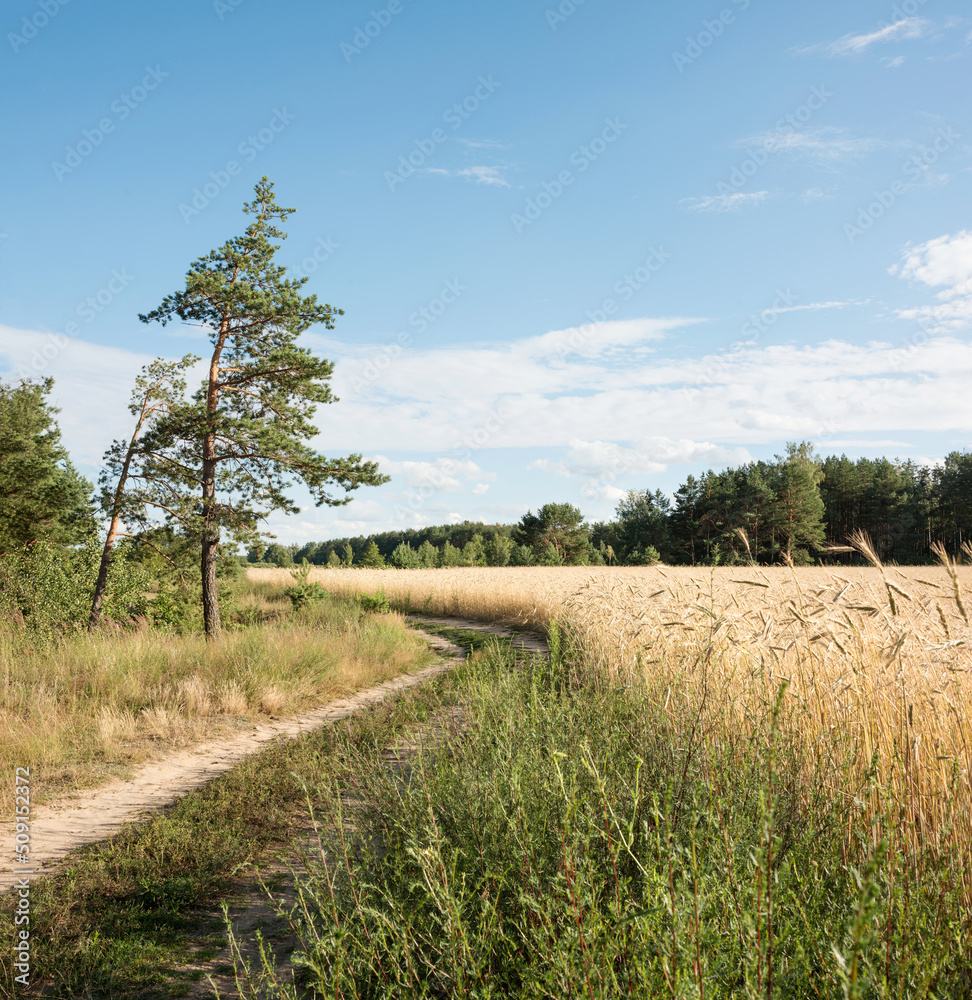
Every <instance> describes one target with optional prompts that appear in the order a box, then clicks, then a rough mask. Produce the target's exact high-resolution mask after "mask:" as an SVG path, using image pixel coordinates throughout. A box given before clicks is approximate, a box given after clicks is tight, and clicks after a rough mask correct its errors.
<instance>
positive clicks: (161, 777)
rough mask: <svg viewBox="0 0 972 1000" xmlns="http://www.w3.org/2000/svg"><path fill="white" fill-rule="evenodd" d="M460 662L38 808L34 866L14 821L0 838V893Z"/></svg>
mask: <svg viewBox="0 0 972 1000" xmlns="http://www.w3.org/2000/svg"><path fill="white" fill-rule="evenodd" d="M424 638H425V639H426V640H427V641H428V642H429V644H430V645H432V646H433V647H434V648H436V649H437V650H439V651H441V652H444V653H446V654H447V655H448V654H450V653H454V652H455V648H456V647H454V646H453V645H452V644H451V643H449V642H446V641H445V640H442V639H439V638H438V637H436V636H431V635H429V636H424ZM454 665H455V660H450V661H447V662H443V663H435V664H432V665H431V666H428V667H425V668H423V669H422V670H418V671H416V672H415V673H412V674H405V675H403V676H400V677H396V678H393V679H392V680H390V681H385V682H384V683H383V684H378V685H376V686H375V687H371V688H367V689H365V690H363V691H358V692H357V693H355V694H353V695H350V696H348V697H347V698H341V699H338V700H337V701H332V702H329V703H328V704H327V705H324V706H322V707H321V708H316V709H314V710H313V711H312V712H307V713H306V714H304V715H299V716H293V717H291V718H287V719H278V720H273V721H269V720H268V721H266V722H262V723H259V724H257V725H254V726H252V728H250V729H249V730H248V731H245V732H242V733H238V734H234V735H232V736H229V737H224V738H221V739H218V740H212V741H210V742H207V743H204V744H197V745H195V746H192V747H189V748H187V749H185V750H180V751H178V752H176V753H173V754H170V755H168V756H166V757H164V758H162V759H161V760H155V761H151V762H150V763H148V764H144V765H143V766H142V767H141V768H139V769H138V771H136V773H135V775H134V776H133V777H132V778H130V779H127V780H121V779H116V780H114V781H111V782H107V783H106V784H103V785H99V786H97V787H96V788H92V789H88V790H84V791H81V792H79V793H77V794H76V795H72V796H71V797H70V798H68V799H61V800H59V801H56V802H51V803H47V804H45V805H40V806H34V807H32V809H31V818H30V827H31V829H30V847H31V850H30V862H31V863H30V864H29V865H16V867H13V866H14V865H15V864H16V862H14V861H13V858H14V857H15V854H14V832H13V830H12V826H13V824H12V823H10V824H5V826H6V829H5V830H4V831H3V836H2V838H0V852H2V854H0V856H2V857H3V858H4V859H10V860H9V861H7V862H6V863H5V865H4V869H5V870H3V871H0V892H5V891H7V890H9V889H10V888H11V887H12V886H13V885H14V884H15V883H16V882H17V881H18V880H19V879H22V878H30V879H33V878H39V877H42V876H45V875H50V874H52V873H53V872H54V870H55V869H56V868H57V867H58V865H59V863H60V862H61V861H62V860H63V859H64V857H65V855H67V854H68V853H69V852H71V851H73V850H75V849H76V848H78V847H81V846H83V845H84V844H90V843H93V842H95V841H99V840H104V839H105V838H106V837H109V836H111V835H112V834H113V833H117V832H118V830H120V829H121V827H122V826H123V825H124V824H125V823H129V822H132V821H134V820H139V819H144V818H145V814H146V813H151V812H154V811H156V810H159V809H161V808H163V807H164V806H167V805H170V804H171V803H172V802H174V801H175V800H176V799H177V798H178V797H179V796H180V795H184V794H185V793H186V792H189V791H192V790H193V789H194V788H199V787H200V786H201V785H204V784H206V782H207V781H211V780H212V779H213V778H215V777H216V776H217V775H219V774H222V773H223V772H224V771H228V770H229V769H230V768H232V767H235V766H236V765H237V764H238V763H239V762H240V761H241V760H243V759H244V758H245V757H248V756H249V755H251V754H254V753H258V752H259V751H260V750H262V749H265V747H266V745H267V744H268V743H269V742H270V741H271V740H273V739H275V738H276V737H278V736H284V737H295V736H299V735H300V734H302V733H306V732H309V731H311V730H314V729H318V728H320V727H321V726H323V725H326V724H327V723H328V722H335V721H338V720H340V719H346V718H348V716H350V715H353V714H354V713H355V712H357V711H360V710H361V709H362V708H367V707H368V706H370V705H377V704H379V703H380V702H382V701H384V700H385V698H387V697H388V696H390V695H395V694H399V693H401V692H402V691H406V690H408V689H409V688H412V687H415V686H417V685H419V684H423V683H424V682H426V681H428V680H430V679H431V678H433V677H438V676H439V675H440V674H443V673H446V672H447V671H449V670H451V669H452V667H453V666H454Z"/></svg>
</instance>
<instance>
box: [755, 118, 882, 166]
mask: <svg viewBox="0 0 972 1000" xmlns="http://www.w3.org/2000/svg"><path fill="white" fill-rule="evenodd" d="M736 145H737V146H742V147H752V146H757V147H760V148H762V149H765V150H767V151H768V152H771V153H792V154H794V155H800V156H806V157H809V158H810V159H813V160H815V161H816V162H818V163H823V164H833V163H842V162H845V161H847V160H854V159H859V158H860V157H861V156H864V155H865V154H866V153H869V152H871V150H873V149H877V148H879V147H882V146H884V145H885V143H884V142H883V141H882V140H880V139H873V138H868V137H863V136H854V135H852V134H851V132H850V131H849V130H848V129H845V128H837V127H836V126H833V125H824V126H822V127H821V128H814V129H802V130H797V129H793V128H789V127H787V126H783V127H781V128H774V129H770V130H769V131H767V132H758V133H756V134H755V135H750V136H746V137H745V138H744V139H740V140H739V142H737V143H736Z"/></svg>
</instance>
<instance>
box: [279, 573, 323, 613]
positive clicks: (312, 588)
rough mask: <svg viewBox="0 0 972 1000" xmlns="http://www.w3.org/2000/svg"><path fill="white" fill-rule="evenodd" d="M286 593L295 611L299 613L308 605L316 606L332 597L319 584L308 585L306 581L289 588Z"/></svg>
mask: <svg viewBox="0 0 972 1000" xmlns="http://www.w3.org/2000/svg"><path fill="white" fill-rule="evenodd" d="M284 593H285V594H286V595H287V597H289V598H290V600H291V602H292V604H293V606H294V611H299V610H300V609H301V608H303V607H306V606H307V605H308V604H316V603H317V602H318V601H323V600H325V599H326V598H328V597H330V596H331V592H330V591H329V590H325V589H324V588H323V587H322V586H321V585H320V584H319V583H308V582H307V581H306V580H305V581H301V582H300V583H296V584H294V585H293V586H292V587H288V588H287V589H286V590H285V591H284Z"/></svg>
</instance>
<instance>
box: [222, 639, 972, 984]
mask: <svg viewBox="0 0 972 1000" xmlns="http://www.w3.org/2000/svg"><path fill="white" fill-rule="evenodd" d="M459 697H460V700H461V703H462V705H463V708H464V712H465V716H466V726H465V729H464V731H463V732H462V733H461V734H460V735H459V736H458V737H457V738H453V739H451V740H449V741H448V742H446V744H445V745H441V746H438V747H429V748H427V749H426V750H425V751H424V752H420V753H419V754H418V756H417V757H416V758H415V759H413V760H412V761H411V762H410V764H409V767H408V771H407V780H403V776H402V775H400V774H399V773H396V772H395V771H390V770H389V769H388V767H387V764H386V762H385V760H384V759H383V757H382V755H381V754H380V752H378V751H377V750H376V751H374V752H370V753H368V752H364V753H362V752H360V750H359V752H358V753H356V754H353V755H349V757H350V759H349V760H348V762H347V766H346V771H345V773H344V774H338V775H336V776H335V777H334V778H333V779H328V780H326V781H325V782H324V783H323V784H322V785H321V787H320V788H319V789H318V790H317V791H316V795H317V797H318V801H319V802H320V803H321V806H320V816H321V819H322V821H323V825H324V829H325V831H326V841H325V842H326V843H327V845H328V851H325V852H323V853H322V855H321V858H320V860H319V861H317V862H315V863H313V864H311V865H310V866H309V868H308V871H307V872H306V873H305V874H302V875H300V876H299V877H298V900H299V904H298V908H297V911H296V913H295V915H294V920H295V923H296V925H297V927H298V929H299V933H300V938H301V949H300V951H299V952H298V954H297V956H296V964H297V967H298V970H299V971H298V983H299V985H298V986H293V985H290V984H286V983H285V982H284V980H283V979H282V978H281V976H280V974H279V973H278V972H277V971H275V970H273V969H272V968H270V967H269V964H268V965H267V967H265V968H264V969H263V970H262V971H260V970H252V971H251V973H250V974H246V973H244V972H242V971H241V974H240V986H241V990H242V995H243V996H246V997H251V998H255V997H257V996H264V995H265V996H268V997H273V998H296V997H297V996H304V995H310V994H311V993H313V995H315V996H317V995H321V996H332V997H344V998H349V1000H350V998H365V997H367V998H377V997H388V998H391V997H395V998H420V997H421V998H432V997H482V998H489V997H496V998H499V997H513V996H515V997H586V998H590V1000H594V998H601V997H639V998H640V997H673V998H675V997H678V998H682V997H684V998H688V997H697V998H706V997H708V998H720V997H738V998H753V1000H755V998H757V997H759V998H766V1000H772V998H774V997H777V998H784V997H785V998H794V1000H796V998H799V1000H804V998H809V997H817V998H827V1000H830V998H833V1000H838V998H841V1000H848V998H875V1000H877V998H881V1000H883V998H891V997H902V998H903V997H907V998H909V1000H913V998H924V997H929V998H930V997H937V998H955V1000H958V998H960V997H967V996H968V995H969V990H970V989H972V963H970V959H969V955H970V954H972V950H970V949H972V925H970V916H969V913H968V911H967V910H965V911H963V907H962V903H961V891H962V885H961V875H962V872H961V863H962V862H961V857H960V852H959V851H958V850H957V849H956V848H949V849H947V850H936V851H930V850H928V849H925V850H923V851H922V852H921V853H920V854H917V855H916V854H915V852H914V851H913V850H912V848H911V846H910V844H909V843H908V841H907V840H906V839H904V838H902V837H901V836H900V833H899V820H898V816H897V812H896V803H895V794H896V793H895V791H894V789H893V788H889V787H888V786H886V785H883V784H882V783H881V782H880V781H879V779H878V778H877V776H876V774H874V773H873V772H871V773H868V774H864V775H862V776H861V780H860V781H859V782H857V783H855V784H853V785H849V786H848V787H847V788H846V789H845V792H846V794H845V795H843V796H840V797H834V796H832V795H830V794H829V792H828V790H827V788H826V787H825V784H824V782H823V780H822V779H824V778H825V777H826V776H827V775H828V773H829V761H828V760H827V758H826V757H825V756H822V755H821V754H819V753H818V752H816V751H815V750H813V749H812V748H810V747H808V746H807V745H806V744H805V743H804V742H803V741H802V740H801V739H800V738H799V732H800V730H799V727H798V726H796V725H795V724H794V721H793V716H794V715H795V714H797V713H798V711H799V709H798V707H797V706H796V704H795V703H794V702H793V701H792V700H790V699H789V698H788V697H787V695H786V684H785V682H781V683H780V684H778V686H777V695H776V697H775V699H774V702H773V704H772V706H771V708H770V712H769V714H768V715H767V716H765V717H764V718H762V719H760V720H758V721H756V720H754V721H753V724H752V726H751V727H750V728H749V730H748V731H746V732H743V731H741V730H738V729H737V730H734V731H733V730H717V729H715V728H712V727H709V726H707V725H705V724H704V723H703V722H702V719H701V716H700V713H699V712H698V710H697V708H696V709H692V708H691V707H690V706H688V705H687V703H685V702H671V703H670V704H669V705H668V706H667V707H666V706H664V705H661V704H659V702H658V700H657V699H656V698H655V697H654V695H653V694H652V693H651V692H650V691H649V690H648V689H647V688H644V687H642V686H641V685H639V684H635V685H634V686H630V687H625V688H619V687H618V686H617V685H616V684H614V683H605V677H604V675H603V674H602V673H601V672H600V671H598V670H597V669H591V665H590V664H589V663H587V662H586V661H585V659H584V656H583V654H582V653H580V652H579V651H578V650H577V649H576V648H575V649H574V650H570V649H569V648H567V649H565V650H564V651H563V653H562V659H561V664H560V666H559V667H556V666H554V667H553V668H551V667H549V666H548V665H547V664H545V663H542V662H539V661H538V662H536V663H534V664H533V665H532V666H528V667H527V668H526V669H518V670H511V669H510V664H509V663H506V662H504V658H503V656H502V655H501V654H500V652H499V649H498V648H497V649H496V650H494V651H493V652H492V653H491V654H490V655H489V656H487V657H486V658H485V659H483V660H482V661H481V662H480V663H479V664H475V663H474V664H473V665H471V666H470V667H469V668H468V669H467V671H466V673H465V676H464V678H463V679H462V682H461V684H460V687H459ZM850 749H851V748H850V747H847V746H834V745H831V746H830V748H829V752H830V753H831V754H839V753H841V752H848V751H849V750H850ZM349 786H350V788H352V789H353V792H354V796H355V797H356V798H357V799H358V800H359V805H358V807H357V808H355V809H354V811H353V812H352V813H351V815H350V816H349V815H347V811H346V807H345V806H344V804H343V803H344V802H345V801H346V798H347V793H348V791H349ZM872 798H873V799H874V801H875V802H876V803H877V804H878V807H877V808H876V809H875V810H873V811H871V813H870V815H868V814H867V812H866V810H865V809H864V808H863V806H864V803H866V802H868V801H869V800H871V799H872ZM362 800H363V804H362ZM349 820H350V821H351V822H350V823H349ZM349 827H350V828H351V829H352V830H356V831H357V835H356V836H355V835H353V834H348V833H347V832H346V831H347V830H348V828H349ZM848 829H853V830H854V831H855V833H854V836H853V837H851V838H850V840H849V841H848V838H847V831H848ZM329 852H331V853H329Z"/></svg>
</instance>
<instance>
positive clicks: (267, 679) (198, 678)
mask: <svg viewBox="0 0 972 1000" xmlns="http://www.w3.org/2000/svg"><path fill="white" fill-rule="evenodd" d="M288 584H289V586H288ZM299 587H300V581H299V579H298V580H295V579H293V578H292V577H290V578H289V579H288V581H282V582H280V583H273V584H265V583H249V582H248V581H247V580H246V579H245V578H240V579H233V580H231V581H229V582H227V583H226V585H225V586H224V588H223V593H224V598H225V602H224V603H225V605H226V607H228V608H230V609H232V613H231V615H230V616H229V617H228V622H227V627H226V629H225V635H224V636H223V637H222V639H221V641H220V642H219V643H212V642H207V641H206V639H205V637H204V636H203V635H202V633H201V629H192V628H186V629H185V630H183V631H181V632H180V631H178V630H176V629H174V628H168V629H166V628H159V627H153V626H152V625H151V624H150V622H149V620H147V619H146V620H143V622H142V625H141V627H139V626H138V625H136V627H133V628H128V629H124V628H118V627H116V628H113V629H103V630H101V631H99V632H97V633H94V634H88V633H86V632H84V631H76V632H69V633H67V634H65V635H62V636H61V637H60V638H58V639H57V640H56V641H54V640H45V639H44V637H43V636H41V637H38V636H35V635H33V634H32V633H31V632H30V631H27V630H25V629H24V627H23V626H14V627H12V628H0V726H2V727H3V730H4V732H5V734H6V735H5V738H4V740H3V741H2V742H0V767H3V768H6V769H7V770H9V771H10V772H11V773H12V770H13V768H14V767H16V766H21V765H23V764H24V762H28V763H29V764H30V766H31V770H32V773H34V774H35V775H37V780H36V782H35V786H36V794H37V796H38V798H39V800H40V801H43V799H44V798H48V797H51V796H53V795H56V794H57V793H59V792H63V791H65V790H68V789H73V788H79V787H89V786H92V785H95V784H97V783H98V782H100V781H102V780H103V779H105V778H107V777H111V776H115V775H118V774H124V773H126V772H127V771H128V770H129V769H130V768H131V767H132V766H134V765H136V764H138V763H139V762H140V761H142V760H144V759H145V758H147V757H149V756H157V755H159V754H160V753H164V752H165V751H167V750H170V749H174V748H176V747H179V746H184V745H186V744H188V743H192V742H197V741H199V740H200V739H202V738H204V737H206V736H208V735H211V734H212V733H214V732H215V731H216V730H217V729H218V728H223V729H226V728H229V727H233V726H237V725H240V724H241V723H242V722H244V721H249V720H252V719H254V718H257V717H264V718H265V717H267V716H281V715H293V714H296V713H299V712H300V711H301V710H303V709H307V708H310V707H316V706H318V705H321V704H324V703H326V702H328V701H331V700H333V699H335V698H337V697H341V696H343V695H346V694H348V693H350V692H352V691H355V690H358V689H360V688H364V687H369V686H371V685H374V684H378V683H381V682H382V681H385V680H388V679H389V678H391V677H394V676H397V675H398V674H401V673H404V672H408V671H411V670H415V669H418V668H419V667H421V666H423V665H425V664H427V663H429V662H430V661H431V660H432V658H433V657H432V654H431V653H430V652H429V650H428V647H427V645H426V644H425V643H423V642H422V641H421V640H420V639H419V638H418V637H417V636H415V635H414V634H412V633H411V632H409V631H408V630H407V629H406V628H405V626H404V622H403V620H402V618H401V617H400V616H399V615H396V614H380V615H376V614H373V613H370V612H369V611H367V610H366V609H365V607H364V606H363V605H362V604H361V602H354V601H348V600H346V599H344V598H340V597H335V596H331V595H327V594H323V595H321V596H316V597H315V599H314V600H311V601H307V602H305V603H303V604H302V605H301V606H300V607H297V608H295V607H294V604H295V602H294V601H293V599H292V598H291V597H288V595H287V593H286V591H287V590H290V591H291V592H295V591H299ZM150 603H151V602H150ZM298 603H299V602H298ZM80 610H81V615H82V617H83V616H84V615H85V614H86V612H85V610H84V607H83V605H82V606H81V609H80ZM4 795H5V796H8V795H12V791H11V790H10V789H9V788H8V789H6V790H5V791H4ZM7 804H8V805H9V806H10V807H11V810H12V800H11V801H10V802H9V803H7Z"/></svg>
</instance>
